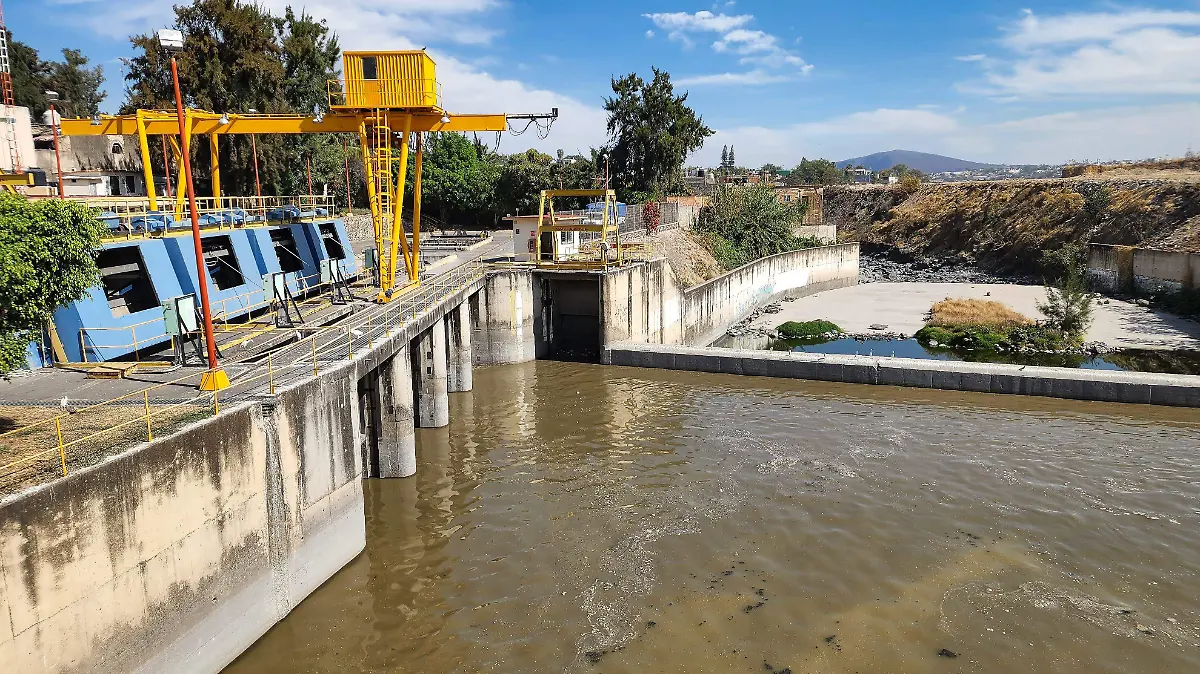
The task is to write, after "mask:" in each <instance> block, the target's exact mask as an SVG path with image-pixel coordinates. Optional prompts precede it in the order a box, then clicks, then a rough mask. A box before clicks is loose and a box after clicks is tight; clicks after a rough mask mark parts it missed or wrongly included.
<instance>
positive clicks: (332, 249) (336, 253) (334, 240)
mask: <svg viewBox="0 0 1200 674" xmlns="http://www.w3.org/2000/svg"><path fill="white" fill-rule="evenodd" d="M320 229H321V242H322V243H324V244H325V252H326V253H327V254H328V255H329V259H331V260H345V259H346V248H345V247H344V246H342V240H341V239H340V238H338V231H337V225H335V224H333V223H332V222H323V223H321V226H320Z"/></svg>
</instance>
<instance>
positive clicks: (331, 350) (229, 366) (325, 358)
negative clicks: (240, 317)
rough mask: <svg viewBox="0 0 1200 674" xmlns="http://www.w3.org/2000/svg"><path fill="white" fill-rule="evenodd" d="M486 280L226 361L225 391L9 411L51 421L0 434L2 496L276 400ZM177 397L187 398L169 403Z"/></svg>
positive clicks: (442, 288)
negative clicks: (236, 408)
mask: <svg viewBox="0 0 1200 674" xmlns="http://www.w3.org/2000/svg"><path fill="white" fill-rule="evenodd" d="M486 272H487V267H486V266H485V265H484V264H483V263H482V261H481V260H480V259H479V258H476V259H474V260H471V261H470V262H468V263H466V264H464V265H462V266H459V267H457V268H455V269H452V270H450V271H447V272H445V273H443V274H440V275H438V276H436V277H434V278H432V279H430V280H428V281H423V282H422V283H421V285H419V286H417V287H416V288H415V289H413V290H412V291H410V292H408V293H406V294H404V295H403V296H401V297H399V298H397V299H395V300H393V301H392V302H391V303H389V304H386V305H382V306H373V307H372V308H370V309H369V310H366V311H363V312H360V313H359V314H355V315H353V316H351V317H350V318H349V319H347V320H346V321H343V322H342V323H340V324H338V325H334V326H329V327H324V328H318V329H315V330H313V332H312V333H311V334H309V335H308V336H306V337H305V336H299V333H297V334H298V339H297V340H296V341H292V342H290V343H288V344H285V345H281V346H278V347H275V348H273V349H271V350H269V351H267V352H265V353H256V354H254V355H251V356H247V357H244V358H242V359H237V360H232V359H231V360H226V361H224V362H223V363H222V366H223V367H224V368H225V370H226V372H227V373H229V375H230V388H228V389H225V390H224V391H218V392H212V393H209V392H201V393H197V392H196V387H197V386H198V384H199V382H200V378H201V376H202V375H203V372H202V371H193V372H189V373H187V374H185V375H183V376H180V377H178V378H176V379H173V380H171V381H166V382H161V383H156V384H153V385H151V386H147V387H145V388H141V389H139V390H136V391H131V392H129V393H125V394H123V395H120V396H116V397H114V398H112V399H109V400H105V401H102V402H98V403H95V404H88V405H86V406H85V407H81V408H79V409H65V408H64V409H59V408H57V407H54V406H53V403H51V404H44V405H40V406H39V405H37V404H33V405H29V404H26V405H21V406H20V407H11V408H10V409H26V410H34V411H40V412H43V413H48V414H49V416H46V417H45V418H42V419H38V420H36V421H33V422H31V423H26V424H24V425H22V426H21V427H19V428H16V429H13V430H9V431H6V432H4V433H0V461H3V463H2V464H0V491H7V490H11V489H13V488H16V487H20V486H23V485H29V484H36V483H39V482H42V481H45V480H47V479H51V478H52V477H53V475H55V474H59V473H61V475H64V476H65V475H67V474H68V472H69V471H70V469H71V467H72V466H74V467H81V466H86V465H91V464H92V463H95V462H96V461H98V460H99V459H101V458H103V457H105V456H109V455H111V454H113V453H114V452H116V451H120V450H122V449H126V448H129V447H132V446H135V445H137V444H138V443H141V442H146V441H151V440H153V439H154V438H155V437H156V434H157V436H162V435H163V434H165V433H169V432H173V431H174V430H177V429H178V428H180V427H182V426H183V425H184V424H187V423H190V422H193V421H196V420H199V419H202V418H205V417H207V416H216V415H217V414H219V413H220V411H221V407H222V405H224V406H229V405H231V404H236V403H239V402H244V401H249V400H257V399H262V398H264V397H268V396H274V395H275V394H276V393H277V392H278V391H279V390H280V389H281V388H282V387H286V386H290V385H292V384H295V383H298V382H300V381H303V380H305V379H307V378H309V377H314V376H317V375H319V374H320V373H321V372H322V371H324V370H328V369H329V368H331V367H334V366H336V365H338V364H340V363H343V362H347V361H349V360H353V359H354V358H355V357H356V356H359V355H362V354H363V353H365V352H367V351H369V350H371V349H373V348H375V346H376V345H377V344H379V343H380V342H383V341H385V340H387V339H389V338H390V337H392V336H394V335H395V334H397V333H398V331H399V330H400V329H401V328H403V327H404V326H405V325H406V324H408V323H409V322H411V321H413V320H415V319H417V318H420V317H421V316H423V315H425V314H427V313H428V312H429V311H430V310H431V309H432V308H434V307H436V306H437V305H438V304H440V303H441V302H443V301H445V300H446V299H447V298H448V297H450V296H451V295H453V294H454V293H456V292H459V291H460V290H462V289H464V288H466V287H468V286H470V285H471V284H472V283H474V282H476V281H478V280H479V279H481V278H483V277H484V275H485V274H486ZM174 392H183V393H185V395H184V397H182V398H171V397H168V396H169V394H171V393H174ZM64 404H66V401H65V399H64ZM135 409H136V410H137V412H136V413H134V412H133V411H134V410H135ZM51 411H53V413H50V412H51Z"/></svg>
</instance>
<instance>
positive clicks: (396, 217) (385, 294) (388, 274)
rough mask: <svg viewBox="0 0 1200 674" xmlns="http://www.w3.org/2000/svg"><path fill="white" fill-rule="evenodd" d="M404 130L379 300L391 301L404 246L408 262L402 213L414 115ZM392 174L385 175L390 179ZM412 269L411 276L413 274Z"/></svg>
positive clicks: (407, 118) (406, 121) (405, 257)
mask: <svg viewBox="0 0 1200 674" xmlns="http://www.w3.org/2000/svg"><path fill="white" fill-rule="evenodd" d="M404 120H405V121H404V131H403V132H402V133H401V134H400V167H399V168H400V170H399V172H398V173H397V174H396V183H395V188H394V189H393V190H392V199H391V202H392V203H391V206H392V213H391V216H392V218H391V220H392V222H391V245H390V246H389V248H388V252H387V260H386V266H385V269H384V277H383V283H382V284H380V288H379V295H378V297H377V298H376V299H377V300H378V301H379V302H389V301H391V299H392V293H393V292H395V290H396V261H397V257H398V256H399V255H400V252H401V247H402V246H403V252H404V258H403V259H404V260H405V262H408V237H407V236H405V234H404V221H403V219H401V213H402V212H403V210H404V183H405V179H406V178H407V177H408V135H409V133H410V129H411V125H412V116H411V115H405V118H404ZM389 178H390V176H384V179H385V180H386V179H389ZM411 275H412V273H411V271H410V272H409V276H411Z"/></svg>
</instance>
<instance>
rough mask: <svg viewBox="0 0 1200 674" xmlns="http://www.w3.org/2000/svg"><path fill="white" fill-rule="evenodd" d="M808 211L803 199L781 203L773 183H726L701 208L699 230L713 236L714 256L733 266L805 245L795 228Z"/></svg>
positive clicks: (726, 265) (697, 222) (727, 266)
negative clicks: (739, 184)
mask: <svg viewBox="0 0 1200 674" xmlns="http://www.w3.org/2000/svg"><path fill="white" fill-rule="evenodd" d="M804 213H805V206H804V205H802V204H800V203H799V202H791V203H782V202H780V201H779V198H778V196H777V195H776V194H775V190H774V188H772V187H771V186H770V185H766V184H761V185H747V186H735V185H723V186H721V187H719V188H718V189H717V191H716V192H715V193H714V194H713V195H712V200H711V201H710V202H709V204H708V205H707V206H705V207H704V208H703V209H702V210H701V211H700V217H698V218H697V219H696V224H695V229H696V230H697V231H700V232H702V233H704V234H708V235H710V238H709V241H710V242H712V243H713V244H714V247H713V256H714V257H716V258H717V259H718V260H720V261H721V263H722V264H724V265H725V267H726V268H727V269H733V268H736V267H738V266H740V265H742V264H745V263H747V262H750V261H752V260H757V259H759V258H762V257H766V256H768V255H775V254H776V253H783V252H786V251H789V250H796V249H798V248H803V247H805V246H804V242H803V241H802V240H801V239H800V238H799V237H797V236H796V235H795V234H794V229H795V227H796V226H798V225H800V224H802V223H803V222H804ZM714 236H715V237H720V238H719V239H717V238H713V237H714ZM722 240H723V243H722ZM726 246H727V248H726Z"/></svg>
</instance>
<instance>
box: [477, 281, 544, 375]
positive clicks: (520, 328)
mask: <svg viewBox="0 0 1200 674" xmlns="http://www.w3.org/2000/svg"><path fill="white" fill-rule="evenodd" d="M469 301H470V302H472V303H474V304H475V305H476V307H477V313H478V315H479V321H478V324H477V325H474V326H472V329H473V331H474V333H473V334H472V336H471V347H472V348H471V351H472V358H474V361H475V364H476V365H480V366H483V365H503V364H506V363H527V362H529V361H531V360H534V358H535V357H536V353H535V351H536V337H535V336H534V308H535V305H536V301H535V297H534V283H533V275H532V274H531V273H530V272H529V271H528V270H513V271H504V272H498V273H493V274H489V275H488V278H487V281H485V282H484V287H483V289H482V290H480V291H479V292H478V293H476V294H475V295H473V296H472V297H471V298H470V299H469Z"/></svg>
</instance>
